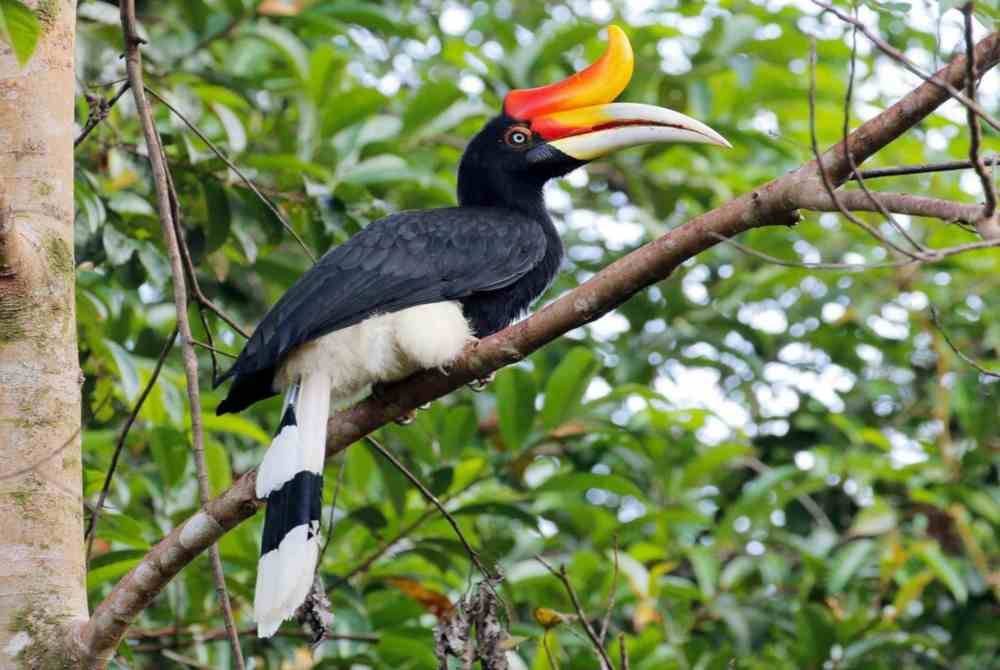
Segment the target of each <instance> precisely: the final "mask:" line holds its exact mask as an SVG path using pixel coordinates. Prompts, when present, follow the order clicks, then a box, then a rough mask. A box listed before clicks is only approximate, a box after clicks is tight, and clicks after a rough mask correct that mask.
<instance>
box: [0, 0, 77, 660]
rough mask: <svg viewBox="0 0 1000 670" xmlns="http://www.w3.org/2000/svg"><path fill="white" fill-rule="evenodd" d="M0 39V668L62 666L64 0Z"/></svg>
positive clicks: (66, 426) (71, 504)
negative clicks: (22, 31) (14, 41)
mask: <svg viewBox="0 0 1000 670" xmlns="http://www.w3.org/2000/svg"><path fill="white" fill-rule="evenodd" d="M26 4H27V5H28V6H29V7H30V8H31V9H33V10H35V13H36V14H37V15H38V17H39V20H40V22H41V26H42V33H41V35H40V37H39V43H38V48H37V50H36V51H35V53H34V55H33V56H32V58H31V60H30V61H29V62H28V63H27V64H26V65H25V66H24V67H20V66H19V65H18V63H17V60H16V59H15V57H14V55H13V53H12V52H11V49H10V47H9V46H8V45H7V44H6V43H5V42H0V668H18V667H22V668H50V667H68V666H70V665H71V664H72V663H73V661H72V660H71V659H70V658H69V654H67V653H66V651H65V645H66V642H67V641H68V639H69V635H68V631H69V630H71V626H70V625H71V624H72V623H74V622H79V621H81V620H86V618H87V592H86V574H85V565H84V554H83V512H82V505H81V500H82V491H81V460H80V383H81V381H82V377H81V373H80V368H79V363H78V359H77V346H76V321H75V310H74V261H73V134H74V125H73V98H74V95H73V91H74V87H75V83H74V76H73V42H74V29H75V23H76V2H75V0H27V3H26Z"/></svg>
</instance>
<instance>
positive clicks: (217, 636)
mask: <svg viewBox="0 0 1000 670" xmlns="http://www.w3.org/2000/svg"><path fill="white" fill-rule="evenodd" d="M238 632H239V634H240V636H241V637H242V636H244V635H245V636H248V637H256V636H257V629H256V628H241V629H240V630H239V631H238ZM275 635H278V636H280V637H293V638H300V639H301V638H306V639H307V638H308V637H309V634H308V633H306V632H304V631H300V630H294V629H292V628H288V627H285V628H282V629H281V630H279V631H277V632H276V633H275ZM128 637H129V639H131V640H155V642H141V643H139V644H137V645H136V646H134V647H132V650H133V651H136V652H152V651H160V650H162V649H171V648H176V647H181V646H188V645H196V644H201V643H203V642H215V641H217V640H226V639H228V637H229V632H228V631H227V630H226V629H225V628H216V629H210V630H199V629H197V628H176V627H174V626H168V627H166V628H156V629H152V630H130V631H129V632H128ZM323 639H324V640H347V641H348V642H364V643H369V644H377V643H378V641H379V636H378V635H374V634H372V633H327V634H326V635H325V636H324V637H323Z"/></svg>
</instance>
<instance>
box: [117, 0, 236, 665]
mask: <svg viewBox="0 0 1000 670" xmlns="http://www.w3.org/2000/svg"><path fill="white" fill-rule="evenodd" d="M120 9H121V23H122V32H123V34H124V37H125V67H126V72H127V74H128V81H129V88H131V90H132V95H133V97H134V99H135V107H136V113H137V114H138V115H139V120H140V122H141V124H142V131H143V136H144V138H145V140H146V149H147V153H148V155H149V164H150V169H151V171H152V174H153V185H154V187H155V190H156V203H157V209H158V211H159V216H160V224H161V228H162V230H163V238H164V243H165V245H166V248H167V255H168V257H169V259H170V268H171V273H172V275H173V284H174V307H175V310H176V312H177V330H178V331H179V332H180V336H181V352H182V355H183V362H184V374H185V377H186V379H187V394H188V404H189V406H190V410H191V435H192V451H193V453H194V462H195V468H196V471H197V475H198V497H199V499H200V502H201V504H202V505H205V504H206V503H207V502H208V501H209V500H210V499H211V490H210V489H209V485H208V470H207V467H206V465H205V433H204V430H203V427H202V422H201V392H200V388H199V383H198V358H197V355H196V354H195V351H194V345H193V344H192V339H193V338H192V337H191V323H190V321H189V320H188V313H187V306H188V293H187V283H186V281H185V274H184V262H183V259H182V258H181V251H180V245H179V242H178V238H177V225H178V222H177V219H176V211H177V210H176V209H175V206H174V205H173V204H172V203H171V196H170V182H171V177H170V174H169V168H168V167H167V162H166V159H165V158H164V153H163V144H162V142H161V141H160V134H159V132H158V131H157V129H156V124H155V122H154V121H153V112H152V109H151V108H150V106H149V101H148V100H147V99H146V94H145V87H144V85H143V74H142V54H141V53H140V51H139V46H140V45H141V44H142V40H141V39H140V38H139V37H138V31H137V22H136V17H135V0H122V2H121V5H120ZM174 202H176V198H174ZM209 557H210V559H211V563H212V572H213V574H214V577H215V585H216V593H217V595H218V598H219V604H220V606H221V609H222V615H223V621H224V622H225V624H226V630H227V631H228V633H229V641H230V644H231V646H232V648H233V660H234V664H235V666H236V667H237V668H238V669H239V670H243V668H245V663H244V661H243V652H242V650H241V648H240V641H239V635H238V634H237V630H236V625H235V623H234V622H233V612H232V607H231V605H230V602H229V593H228V591H227V590H226V580H225V574H224V572H223V568H222V559H221V557H220V556H219V548H218V545H217V544H215V543H213V544H212V546H211V547H210V549H209Z"/></svg>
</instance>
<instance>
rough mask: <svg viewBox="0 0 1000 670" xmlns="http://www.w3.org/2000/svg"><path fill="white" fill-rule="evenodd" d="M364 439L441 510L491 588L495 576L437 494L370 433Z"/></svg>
mask: <svg viewBox="0 0 1000 670" xmlns="http://www.w3.org/2000/svg"><path fill="white" fill-rule="evenodd" d="M365 440H366V441H367V442H368V444H370V445H371V446H372V448H373V449H375V451H377V452H378V453H380V454H382V457H383V458H385V459H386V460H387V461H389V462H390V463H392V465H393V467H394V468H396V469H397V470H399V471H400V472H401V473H402V474H403V476H404V477H406V478H407V479H408V480H409V481H410V483H411V484H413V485H414V486H416V487H417V489H418V490H419V491H420V493H421V495H423V496H424V498H426V499H427V501H428V502H430V503H431V504H433V505H434V506H435V507H436V508H437V509H438V511H439V512H441V515H442V516H443V517H444V518H445V519H447V520H448V523H449V524H450V525H451V528H452V530H454V531H455V535H457V536H458V539H459V541H460V542H461V543H462V546H463V547H465V552H466V553H467V554H468V555H469V558H470V559H471V560H472V562H473V564H475V566H476V568H477V569H478V570H479V572H480V573H482V575H483V577H484V578H485V579H486V582H487V584H489V585H490V587H491V588H492V582H493V580H494V579H496V576H495V575H493V573H491V572H490V571H489V570H487V569H486V567H485V566H484V565H483V563H482V561H480V560H479V552H477V551H476V550H475V549H473V548H472V545H471V544H469V541H468V540H467V539H465V533H463V532H462V529H461V528H460V527H459V525H458V522H457V521H456V520H455V517H453V516H452V515H451V512H449V511H448V510H447V509H445V506H444V505H442V504H441V501H440V500H438V499H437V496H435V495H434V494H433V493H431V490H430V489H429V488H427V487H426V486H424V483H423V482H422V481H420V478H419V477H417V476H416V475H415V474H413V473H412V472H410V469H409V468H407V467H406V466H405V465H403V462H402V461H400V460H399V459H398V458H396V456H395V455H394V454H393V453H392V452H391V451H389V450H388V449H386V448H385V447H383V446H382V445H381V443H379V441H378V440H376V439H375V438H374V437H372V436H371V435H365Z"/></svg>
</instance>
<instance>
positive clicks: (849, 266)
mask: <svg viewBox="0 0 1000 670" xmlns="http://www.w3.org/2000/svg"><path fill="white" fill-rule="evenodd" d="M719 241H720V242H723V243H724V244H727V245H729V246H731V247H733V248H734V249H736V250H737V251H739V252H740V253H743V254H746V255H747V256H753V257H754V258H759V259H760V260H762V261H766V262H768V263H772V264H774V265H780V266H782V267H786V268H800V269H803V270H841V271H844V272H862V271H867V270H883V269H886V268H900V267H905V266H907V265H912V264H914V263H919V262H920V261H915V260H910V259H908V258H903V259H900V260H898V261H891V262H889V263H828V262H815V263H810V262H805V261H790V260H786V259H784V258H778V257H777V256H771V255H770V254H765V253H764V252H763V251H757V250H756V249H754V248H752V247H748V246H746V245H745V244H740V243H739V242H737V241H736V240H731V239H728V238H725V237H722V236H719Z"/></svg>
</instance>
